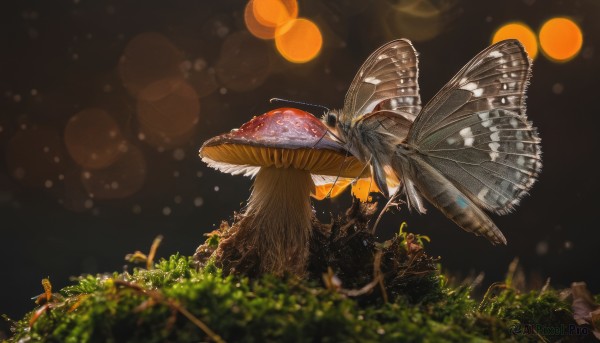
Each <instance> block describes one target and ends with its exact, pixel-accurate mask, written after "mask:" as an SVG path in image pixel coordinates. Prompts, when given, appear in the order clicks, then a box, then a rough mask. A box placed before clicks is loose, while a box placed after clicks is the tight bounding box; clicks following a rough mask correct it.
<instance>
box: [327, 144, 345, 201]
mask: <svg viewBox="0 0 600 343" xmlns="http://www.w3.org/2000/svg"><path fill="white" fill-rule="evenodd" d="M348 154H349V152H348V151H346V157H344V161H343V162H342V163H340V169H339V170H338V174H337V176H336V177H335V180H333V184H332V185H331V188H329V192H327V195H325V197H326V198H329V197H330V196H331V192H333V188H335V184H336V183H337V182H338V180H339V179H340V174H341V173H342V169H343V168H344V164H346V160H347V159H348Z"/></svg>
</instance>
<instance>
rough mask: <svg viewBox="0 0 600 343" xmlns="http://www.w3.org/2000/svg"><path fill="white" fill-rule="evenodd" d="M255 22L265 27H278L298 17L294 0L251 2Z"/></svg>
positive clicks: (254, 0) (257, 0)
mask: <svg viewBox="0 0 600 343" xmlns="http://www.w3.org/2000/svg"><path fill="white" fill-rule="evenodd" d="M251 3H252V12H253V14H254V17H255V18H256V20H257V21H258V22H259V23H260V24H262V25H264V26H267V27H279V26H281V25H283V24H285V23H287V22H289V21H290V20H293V19H296V17H297V16H298V3H297V2H296V0H252V1H251Z"/></svg>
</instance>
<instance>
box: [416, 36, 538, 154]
mask: <svg viewBox="0 0 600 343" xmlns="http://www.w3.org/2000/svg"><path fill="white" fill-rule="evenodd" d="M530 69H531V61H530V60H529V57H528V56H527V53H526V52H525V50H524V48H523V46H522V45H521V44H520V43H519V41H517V40H506V41H502V42H499V43H496V44H494V45H492V46H490V47H488V48H487V49H485V50H483V51H482V52H480V53H479V54H478V55H477V56H475V57H474V58H473V59H472V60H471V61H470V62H469V63H467V65H466V66H465V67H464V68H463V69H462V70H461V71H460V72H459V73H458V74H456V76H454V78H452V80H450V82H448V83H447V84H446V85H445V86H444V87H443V88H442V89H441V90H440V92H439V93H438V94H437V95H436V96H435V97H434V98H433V99H432V100H431V101H430V102H429V103H428V104H427V105H426V106H425V108H424V109H423V111H422V113H421V114H419V116H418V118H417V119H416V120H415V125H414V127H413V130H412V131H413V132H412V133H411V137H410V142H411V143H413V144H415V145H419V144H420V143H421V141H422V140H423V139H425V138H427V137H429V136H430V135H431V134H432V133H434V132H435V131H438V130H442V129H443V128H444V127H445V126H446V125H449V124H452V123H453V122H455V121H456V120H459V119H460V118H461V117H462V116H469V115H471V114H473V113H476V112H482V111H490V110H492V109H498V108H503V109H508V110H511V111H513V112H515V113H517V114H520V115H524V114H525V89H526V87H527V84H528V80H529V77H530V74H531V70H530Z"/></svg>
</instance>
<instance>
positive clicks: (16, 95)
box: [13, 94, 21, 102]
mask: <svg viewBox="0 0 600 343" xmlns="http://www.w3.org/2000/svg"><path fill="white" fill-rule="evenodd" d="M13 100H14V102H21V94H15V95H13Z"/></svg>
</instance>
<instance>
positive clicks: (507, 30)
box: [492, 23, 538, 59]
mask: <svg viewBox="0 0 600 343" xmlns="http://www.w3.org/2000/svg"><path fill="white" fill-rule="evenodd" d="M511 38H514V39H518V40H519V41H520V42H521V44H523V46H524V47H525V50H527V53H528V54H529V57H530V58H531V59H534V58H535V57H536V56H537V54H538V45H537V40H536V37H535V33H534V32H533V31H532V30H531V28H529V26H527V25H526V24H523V23H508V24H505V25H503V26H502V27H500V28H499V29H498V30H497V31H496V32H495V33H494V37H493V38H492V43H497V42H499V41H501V40H505V39H511Z"/></svg>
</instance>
